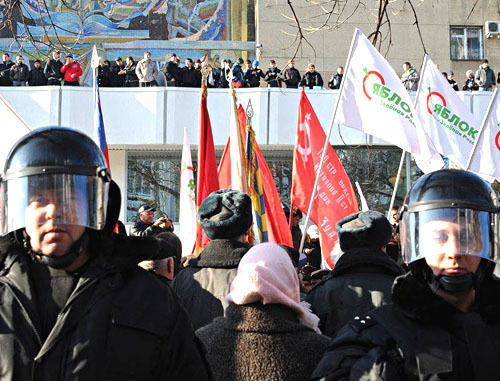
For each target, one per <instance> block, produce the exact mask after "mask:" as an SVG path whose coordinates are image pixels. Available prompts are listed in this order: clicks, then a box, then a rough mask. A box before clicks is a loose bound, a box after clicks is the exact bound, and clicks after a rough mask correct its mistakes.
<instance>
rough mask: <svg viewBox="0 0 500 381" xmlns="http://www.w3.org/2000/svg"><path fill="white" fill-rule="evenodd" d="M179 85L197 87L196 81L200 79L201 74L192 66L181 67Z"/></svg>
mask: <svg viewBox="0 0 500 381" xmlns="http://www.w3.org/2000/svg"><path fill="white" fill-rule="evenodd" d="M180 77H181V85H182V87H197V86H198V87H199V85H198V81H199V80H201V74H200V72H199V71H198V70H196V69H195V68H194V67H193V66H191V67H190V68H188V67H187V66H185V67H183V68H182V69H181V75H180Z"/></svg>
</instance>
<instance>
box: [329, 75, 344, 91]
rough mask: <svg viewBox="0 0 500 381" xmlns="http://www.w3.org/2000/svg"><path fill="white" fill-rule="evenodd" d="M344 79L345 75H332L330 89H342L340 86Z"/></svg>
mask: <svg viewBox="0 0 500 381" xmlns="http://www.w3.org/2000/svg"><path fill="white" fill-rule="evenodd" d="M342 78H344V74H339V73H335V74H334V75H332V77H331V78H330V80H329V81H328V87H329V88H330V89H332V90H338V89H340V84H341V83H342Z"/></svg>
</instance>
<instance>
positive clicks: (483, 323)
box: [313, 274, 500, 381]
mask: <svg viewBox="0 0 500 381" xmlns="http://www.w3.org/2000/svg"><path fill="white" fill-rule="evenodd" d="M498 295H500V283H499V281H498V280H497V279H494V278H493V276H491V275H490V276H488V277H487V278H486V279H485V281H484V282H483V283H482V285H481V288H480V291H479V293H478V294H476V302H475V304H474V306H473V308H472V311H471V312H461V311H459V310H458V309H456V308H455V307H453V306H452V305H451V304H449V303H447V302H446V301H444V300H443V299H442V298H440V297H439V296H437V295H436V294H435V293H434V292H432V291H431V289H430V287H429V286H428V284H427V283H425V282H423V281H420V280H417V279H415V277H414V276H413V275H411V274H407V275H405V276H402V277H399V278H398V279H397V280H396V282H395V283H394V288H393V304H389V305H386V306H383V307H380V308H377V309H375V310H373V311H371V312H369V313H368V314H364V315H361V316H359V317H357V318H355V320H352V321H351V322H350V323H349V324H348V325H347V326H345V327H344V328H343V329H342V330H341V331H340V332H339V333H338V335H337V337H336V338H335V340H334V341H333V343H332V345H331V346H330V348H329V350H328V352H327V353H326V354H325V356H324V357H323V359H322V360H321V362H320V364H319V365H318V367H317V368H316V370H315V371H314V374H313V378H314V379H319V378H321V377H326V380H358V379H361V377H362V375H365V376H364V378H362V379H363V380H385V381H392V380H398V381H399V380H436V381H439V380H457V381H458V380H463V381H466V380H467V381H468V380H493V379H496V378H497V377H498V364H499V363H500V351H499V350H498V348H499V345H500V301H499V298H498Z"/></svg>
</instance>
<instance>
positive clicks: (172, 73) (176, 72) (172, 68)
mask: <svg viewBox="0 0 500 381" xmlns="http://www.w3.org/2000/svg"><path fill="white" fill-rule="evenodd" d="M164 72H165V77H166V79H167V83H170V86H180V81H181V69H180V68H179V66H177V64H176V63H174V62H172V61H169V62H168V63H167V65H166V66H165V67H164ZM172 79H173V80H174V81H172Z"/></svg>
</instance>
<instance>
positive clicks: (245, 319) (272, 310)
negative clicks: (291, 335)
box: [224, 302, 311, 333]
mask: <svg viewBox="0 0 500 381" xmlns="http://www.w3.org/2000/svg"><path fill="white" fill-rule="evenodd" d="M225 314H226V318H225V322H224V328H226V329H230V330H235V331H242V332H261V333H277V332H279V333H285V332H294V331H309V330H311V329H310V328H308V327H306V326H304V325H302V324H300V323H299V320H298V319H297V314H296V313H295V312H294V311H292V310H291V309H290V308H287V307H285V306H283V305H281V304H265V305H264V304H262V303H259V302H256V303H251V304H245V305H236V304H233V303H230V304H229V305H228V307H227V308H226V311H225Z"/></svg>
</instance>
